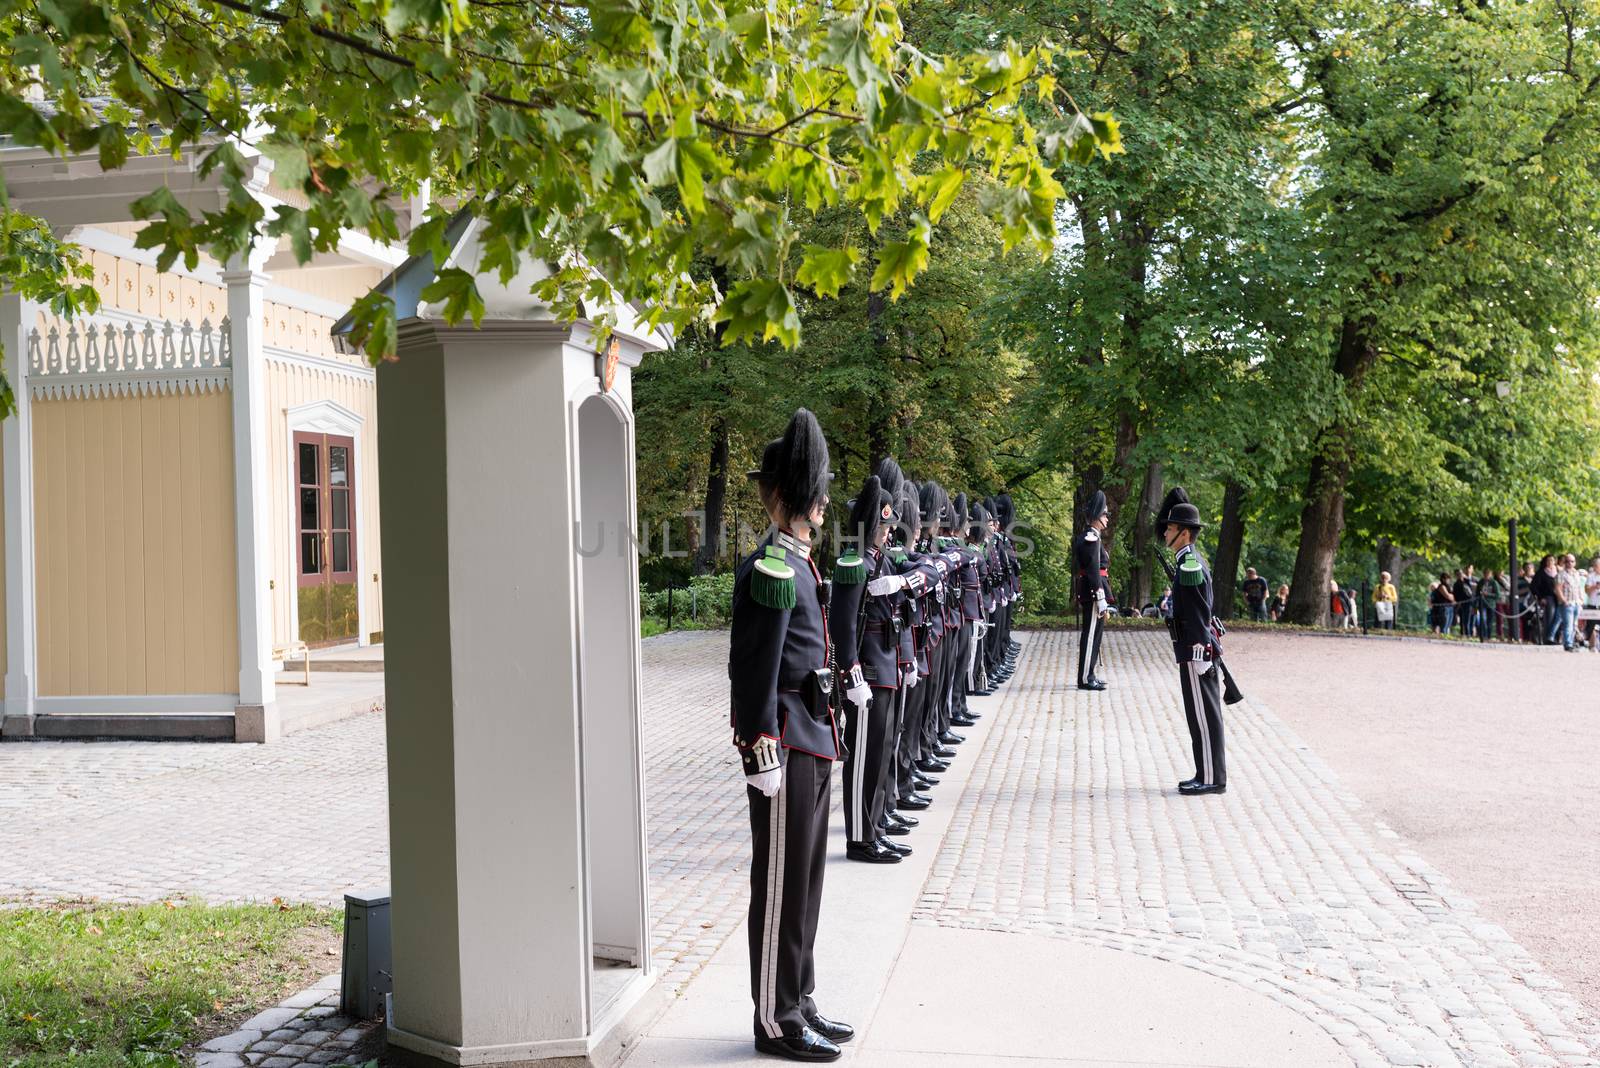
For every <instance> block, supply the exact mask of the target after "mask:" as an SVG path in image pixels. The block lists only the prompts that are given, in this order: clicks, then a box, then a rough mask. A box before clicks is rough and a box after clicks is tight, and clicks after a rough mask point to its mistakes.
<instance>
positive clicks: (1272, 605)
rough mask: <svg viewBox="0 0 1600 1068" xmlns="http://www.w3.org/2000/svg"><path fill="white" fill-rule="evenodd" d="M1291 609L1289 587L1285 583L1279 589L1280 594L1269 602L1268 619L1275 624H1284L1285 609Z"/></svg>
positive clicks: (1275, 595)
mask: <svg viewBox="0 0 1600 1068" xmlns="http://www.w3.org/2000/svg"><path fill="white" fill-rule="evenodd" d="M1288 607H1289V585H1288V583H1284V584H1283V585H1282V586H1279V587H1278V592H1277V593H1276V594H1274V595H1273V598H1272V600H1271V601H1268V602H1267V618H1268V619H1270V620H1272V621H1273V622H1274V623H1281V622H1283V612H1284V609H1286V608H1288Z"/></svg>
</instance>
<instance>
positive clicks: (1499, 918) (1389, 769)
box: [1228, 631, 1600, 1015]
mask: <svg viewBox="0 0 1600 1068" xmlns="http://www.w3.org/2000/svg"><path fill="white" fill-rule="evenodd" d="M1228 660H1229V664H1230V666H1232V668H1233V670H1234V672H1235V674H1237V675H1238V676H1239V680H1240V685H1241V686H1242V687H1243V688H1244V689H1245V691H1246V692H1247V693H1249V694H1250V695H1251V696H1252V697H1256V698H1260V699H1261V700H1262V701H1263V702H1265V703H1266V704H1267V705H1269V706H1271V708H1272V710H1273V711H1274V712H1276V713H1277V714H1278V715H1279V716H1280V717H1282V718H1283V719H1284V720H1285V721H1287V722H1288V723H1289V724H1290V726H1292V727H1293V728H1294V729H1295V731H1296V732H1297V733H1299V734H1300V736H1301V737H1303V738H1305V739H1306V741H1307V742H1309V743H1310V744H1311V747H1312V748H1313V749H1315V750H1316V752H1317V754H1318V755H1319V756H1321V757H1322V759H1323V760H1324V761H1326V762H1327V763H1328V764H1329V765H1331V766H1332V767H1333V769H1334V770H1335V771H1337V772H1338V773H1339V777H1340V779H1342V780H1343V782H1344V783H1345V785H1346V786H1348V787H1349V788H1350V790H1351V791H1352V792H1353V793H1355V794H1356V795H1357V796H1358V797H1360V798H1361V799H1362V800H1363V801H1365V802H1366V803H1367V804H1368V805H1369V806H1370V811H1371V814H1372V815H1374V816H1376V817H1377V818H1378V819H1380V820H1382V821H1383V822H1384V823H1385V824H1387V825H1388V826H1389V827H1392V828H1393V829H1394V830H1395V831H1396V832H1398V833H1399V834H1400V835H1401V837H1402V838H1404V839H1406V840H1407V841H1408V842H1410V843H1412V844H1413V845H1415V847H1416V848H1417V850H1418V852H1420V853H1421V854H1422V855H1423V856H1425V857H1427V858H1428V860H1429V861H1430V862H1431V863H1432V864H1433V865H1434V866H1435V867H1437V868H1438V869H1440V870H1441V871H1443V872H1444V873H1445V874H1447V875H1448V876H1450V878H1451V879H1452V880H1453V881H1454V882H1455V883H1456V885H1457V886H1459V887H1460V888H1461V889H1462V890H1463V891H1464V892H1465V893H1467V894H1468V895H1469V896H1471V897H1472V898H1473V899H1474V900H1475V901H1476V902H1477V903H1478V906H1479V909H1480V910H1481V911H1482V912H1483V913H1484V914H1486V915H1487V916H1489V917H1491V918H1492V919H1494V921H1495V922H1497V923H1499V924H1501V925H1502V926H1504V927H1505V928H1506V929H1507V930H1508V931H1510V932H1511V933H1512V935H1514V936H1515V937H1516V938H1517V940H1518V941H1519V942H1521V943H1522V944H1523V945H1525V946H1527V947H1528V949H1530V950H1531V951H1532V952H1533V954H1534V956H1535V957H1537V958H1539V960H1540V961H1542V962H1543V963H1544V964H1545V966H1546V967H1547V968H1548V969H1549V970H1550V971H1551V972H1552V973H1553V974H1554V975H1556V976H1557V977H1558V978H1560V979H1561V981H1562V982H1563V983H1564V984H1565V985H1566V986H1567V988H1568V989H1569V990H1570V991H1572V993H1573V994H1574V995H1575V996H1577V997H1578V998H1579V999H1580V1000H1581V1001H1583V1002H1584V1004H1585V1005H1586V1006H1587V1008H1588V1009H1589V1010H1590V1012H1592V1013H1595V1014H1597V1015H1600V889H1597V887H1596V880H1597V879H1600V789H1597V781H1596V779H1597V774H1600V656H1597V655H1594V654H1592V653H1583V654H1568V653H1565V652H1562V651H1561V649H1560V648H1559V647H1549V648H1542V649H1541V648H1535V647H1515V646H1496V645H1493V644H1491V645H1487V646H1479V645H1471V644H1467V643H1455V642H1434V641H1427V640H1421V639H1418V640H1409V641H1396V640H1387V639H1380V640H1360V639H1343V638H1338V637H1322V636H1318V635H1306V634H1264V633H1261V632H1259V631H1236V632H1235V633H1233V634H1232V635H1230V636H1229V641H1228Z"/></svg>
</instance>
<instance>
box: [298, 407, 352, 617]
mask: <svg viewBox="0 0 1600 1068" xmlns="http://www.w3.org/2000/svg"><path fill="white" fill-rule="evenodd" d="M294 453H295V465H294V467H295V487H294V493H295V499H294V515H295V563H296V566H297V568H298V570H299V576H300V581H299V597H300V640H301V641H303V642H305V643H306V644H307V645H330V644H333V643H336V642H343V641H350V640H352V639H354V638H356V637H358V636H359V633H360V618H359V615H358V612H357V598H356V567H357V565H356V495H355V492H356V481H355V480H356V469H355V458H356V450H355V441H354V439H352V438H347V437H341V436H339V435H338V434H317V433H309V432H304V431H302V432H299V433H296V434H295V436H294Z"/></svg>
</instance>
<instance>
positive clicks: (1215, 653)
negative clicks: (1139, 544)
mask: <svg viewBox="0 0 1600 1068" xmlns="http://www.w3.org/2000/svg"><path fill="white" fill-rule="evenodd" d="M1174 492H1175V494H1177V495H1178V496H1179V497H1180V498H1181V499H1180V500H1179V501H1178V503H1175V504H1173V505H1172V506H1171V508H1169V509H1167V510H1166V511H1165V512H1164V513H1163V514H1162V515H1160V516H1158V517H1157V519H1156V534H1157V536H1158V537H1160V538H1161V540H1162V541H1164V542H1165V543H1166V545H1167V548H1169V549H1171V550H1172V551H1173V553H1174V554H1175V556H1176V558H1177V581H1176V582H1175V583H1174V584H1173V587H1172V622H1171V627H1172V650H1173V655H1174V656H1175V657H1176V659H1177V661H1178V677H1179V682H1180V684H1181V685H1182V688H1183V710H1184V714H1185V716H1186V717H1187V718H1188V722H1189V741H1190V743H1191V745H1192V746H1193V748H1194V766H1195V773H1194V778H1192V779H1186V780H1184V781H1183V782H1181V783H1179V784H1178V792H1179V793H1181V794H1186V795H1193V794H1220V793H1225V792H1226V791H1227V789H1228V767H1227V760H1226V757H1225V754H1224V751H1223V737H1222V692H1221V683H1220V681H1219V676H1220V675H1221V670H1220V668H1221V663H1222V645H1221V640H1220V637H1219V635H1218V633H1217V631H1216V628H1215V627H1214V626H1213V623H1212V613H1211V596H1212V595H1211V571H1210V569H1209V568H1208V567H1206V563H1205V561H1204V560H1203V559H1202V558H1201V556H1200V550H1199V549H1198V548H1197V547H1196V546H1195V543H1194V542H1195V538H1196V537H1197V536H1198V535H1199V533H1200V530H1201V528H1202V526H1204V524H1202V523H1201V522H1200V510H1199V509H1198V508H1196V507H1195V506H1194V505H1193V504H1191V503H1189V500H1188V498H1187V495H1184V494H1182V491H1181V490H1176V491H1174Z"/></svg>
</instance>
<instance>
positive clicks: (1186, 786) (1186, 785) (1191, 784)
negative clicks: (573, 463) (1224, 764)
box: [1178, 775, 1200, 794]
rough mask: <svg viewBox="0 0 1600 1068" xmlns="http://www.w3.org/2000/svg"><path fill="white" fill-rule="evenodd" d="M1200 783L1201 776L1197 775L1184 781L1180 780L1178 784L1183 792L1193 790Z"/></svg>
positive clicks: (1180, 791)
mask: <svg viewBox="0 0 1600 1068" xmlns="http://www.w3.org/2000/svg"><path fill="white" fill-rule="evenodd" d="M1199 785H1200V776H1198V775H1196V776H1195V777H1194V778H1192V779H1185V780H1183V781H1182V782H1180V783H1179V784H1178V792H1179V793H1180V794H1181V793H1183V792H1184V791H1185V790H1193V789H1194V788H1195V787H1196V786H1199Z"/></svg>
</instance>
